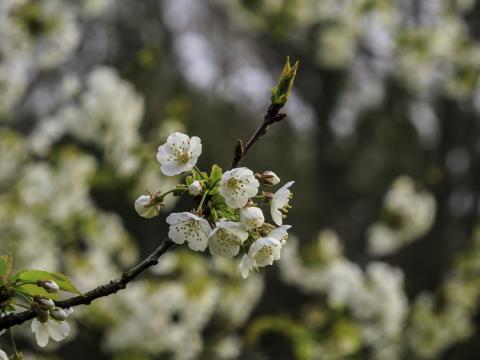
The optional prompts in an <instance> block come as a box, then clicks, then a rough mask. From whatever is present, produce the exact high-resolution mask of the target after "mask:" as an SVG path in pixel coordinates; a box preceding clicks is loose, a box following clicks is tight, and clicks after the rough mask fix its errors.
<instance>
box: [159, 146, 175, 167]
mask: <svg viewBox="0 0 480 360" xmlns="http://www.w3.org/2000/svg"><path fill="white" fill-rule="evenodd" d="M172 153H173V149H172V145H170V144H163V145H160V146H159V147H158V149H157V160H158V162H160V164H166V163H172V162H174V161H175V159H174V158H173V156H172Z"/></svg>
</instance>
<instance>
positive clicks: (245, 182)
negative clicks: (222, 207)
mask: <svg viewBox="0 0 480 360" xmlns="http://www.w3.org/2000/svg"><path fill="white" fill-rule="evenodd" d="M259 186H260V184H259V182H258V180H257V179H255V175H254V174H253V172H252V170H250V169H247V168H245V167H241V168H236V169H233V170H230V171H227V172H225V173H224V174H223V176H222V180H221V181H220V189H219V192H220V195H222V196H223V197H224V198H225V202H226V203H227V205H228V206H230V207H231V208H233V209H240V208H242V207H244V206H245V205H246V204H247V202H248V199H249V198H251V197H253V196H255V195H257V193H258V187H259Z"/></svg>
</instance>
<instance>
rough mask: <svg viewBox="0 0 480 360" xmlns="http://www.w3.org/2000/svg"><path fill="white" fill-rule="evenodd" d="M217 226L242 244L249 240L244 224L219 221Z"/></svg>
mask: <svg viewBox="0 0 480 360" xmlns="http://www.w3.org/2000/svg"><path fill="white" fill-rule="evenodd" d="M216 225H217V226H218V227H220V228H223V229H225V230H226V231H228V232H229V233H231V234H232V235H234V236H235V237H237V238H238V239H239V240H240V241H241V242H242V243H243V242H244V241H245V240H247V239H248V231H247V229H246V228H245V226H243V225H242V224H239V223H237V222H234V221H219V222H217V223H216Z"/></svg>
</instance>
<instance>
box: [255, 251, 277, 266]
mask: <svg viewBox="0 0 480 360" xmlns="http://www.w3.org/2000/svg"><path fill="white" fill-rule="evenodd" d="M272 257H273V247H272V246H264V247H263V248H261V249H260V250H258V252H257V255H256V256H255V260H256V261H257V263H258V264H259V265H261V266H264V265H266V264H268V263H270V260H271V258H272Z"/></svg>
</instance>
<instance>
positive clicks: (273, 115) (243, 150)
mask: <svg viewBox="0 0 480 360" xmlns="http://www.w3.org/2000/svg"><path fill="white" fill-rule="evenodd" d="M282 107H283V105H280V104H274V103H271V104H270V106H269V107H268V109H267V113H266V114H265V116H264V118H263V122H262V124H261V125H260V126H259V127H258V129H257V130H256V131H255V133H254V134H253V135H252V137H251V138H250V140H248V142H247V145H245V147H243V143H242V141H241V140H238V143H237V146H236V147H235V155H234V156H233V160H232V165H231V166H230V170H231V169H233V168H236V167H238V164H239V163H240V161H242V159H243V158H244V157H245V155H246V154H247V152H248V151H249V150H250V149H251V147H252V146H253V144H255V143H256V142H257V141H258V140H260V138H261V137H262V136H263V135H265V134H266V133H267V130H268V128H269V127H270V126H271V125H272V124H275V123H276V122H279V121H281V120H283V119H284V118H285V117H286V116H287V114H284V113H281V112H280V110H281V109H282Z"/></svg>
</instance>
